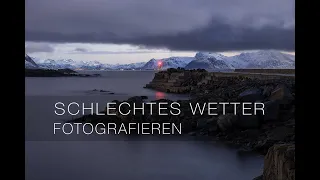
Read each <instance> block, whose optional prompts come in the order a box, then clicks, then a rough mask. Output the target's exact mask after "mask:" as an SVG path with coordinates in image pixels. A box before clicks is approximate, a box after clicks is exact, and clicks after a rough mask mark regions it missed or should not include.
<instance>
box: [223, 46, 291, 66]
mask: <svg viewBox="0 0 320 180" xmlns="http://www.w3.org/2000/svg"><path fill="white" fill-rule="evenodd" d="M226 62H227V63H228V64H229V66H230V67H231V68H264V69H274V68H279V69H294V68H295V56H294V55H291V54H285V53H281V52H279V51H273V50H263V51H257V52H250V53H241V54H239V55H236V56H232V57H228V58H227V59H226Z"/></svg>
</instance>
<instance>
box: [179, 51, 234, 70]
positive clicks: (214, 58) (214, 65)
mask: <svg viewBox="0 0 320 180" xmlns="http://www.w3.org/2000/svg"><path fill="white" fill-rule="evenodd" d="M227 58H228V57H227V56H224V55H222V54H218V53H209V52H198V53H197V54H196V55H195V57H194V60H193V61H191V62H190V63H189V64H187V65H186V67H185V68H186V69H230V67H229V65H228V64H227V62H226V59H227Z"/></svg>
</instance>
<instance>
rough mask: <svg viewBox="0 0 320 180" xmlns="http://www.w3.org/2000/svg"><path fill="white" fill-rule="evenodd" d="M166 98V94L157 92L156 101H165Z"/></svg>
mask: <svg viewBox="0 0 320 180" xmlns="http://www.w3.org/2000/svg"><path fill="white" fill-rule="evenodd" d="M164 97H165V94H164V93H163V92H159V91H157V92H156V100H159V99H164Z"/></svg>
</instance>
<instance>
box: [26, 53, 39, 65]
mask: <svg viewBox="0 0 320 180" xmlns="http://www.w3.org/2000/svg"><path fill="white" fill-rule="evenodd" d="M24 67H25V68H28V69H34V68H39V66H38V64H37V63H35V62H34V61H33V59H32V58H31V57H29V56H28V55H27V54H25V56H24Z"/></svg>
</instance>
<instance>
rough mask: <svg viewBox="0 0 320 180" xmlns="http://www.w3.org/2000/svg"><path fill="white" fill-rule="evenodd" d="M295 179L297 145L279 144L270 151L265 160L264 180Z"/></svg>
mask: <svg viewBox="0 0 320 180" xmlns="http://www.w3.org/2000/svg"><path fill="white" fill-rule="evenodd" d="M270 179H281V180H294V179H295V145H294V144H279V145H274V146H273V147H271V148H270V149H269V150H268V153H267V155H266V156H265V160H264V169H263V180H270Z"/></svg>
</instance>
